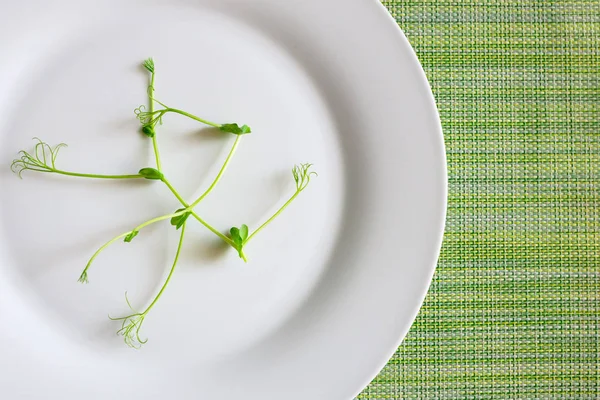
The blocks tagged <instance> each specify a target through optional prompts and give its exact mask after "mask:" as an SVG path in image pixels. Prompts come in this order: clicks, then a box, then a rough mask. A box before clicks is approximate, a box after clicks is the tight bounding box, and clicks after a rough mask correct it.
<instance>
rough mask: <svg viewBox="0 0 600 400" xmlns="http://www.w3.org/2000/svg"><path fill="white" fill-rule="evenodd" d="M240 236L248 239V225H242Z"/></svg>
mask: <svg viewBox="0 0 600 400" xmlns="http://www.w3.org/2000/svg"><path fill="white" fill-rule="evenodd" d="M240 238H242V240H246V239H247V238H248V226H247V225H242V226H240Z"/></svg>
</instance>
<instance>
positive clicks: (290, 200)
mask: <svg viewBox="0 0 600 400" xmlns="http://www.w3.org/2000/svg"><path fill="white" fill-rule="evenodd" d="M300 192H301V190H297V191H296V193H294V195H293V196H292V197H290V199H289V200H288V201H286V202H285V204H284V205H283V206H281V208H280V209H279V210H277V212H276V213H275V214H273V216H272V217H271V218H269V219H268V220H266V221H265V223H264V224H262V225H261V226H259V227H258V229H256V230H255V231H254V232H252V234H251V235H250V236H248V239H246V241H245V242H244V245H245V244H247V243H248V242H249V241H250V240H251V239H252V238H253V237H254V236H255V235H256V234H257V233H258V232H260V231H262V230H263V229H264V228H265V227H266V226H267V225H269V224H270V223H271V222H273V220H274V219H275V218H277V216H278V215H279V214H281V213H282V212H283V210H285V209H286V208H287V206H289V205H290V203H291V202H292V201H294V199H295V198H296V197H298V195H299V194H300Z"/></svg>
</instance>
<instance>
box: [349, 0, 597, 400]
mask: <svg viewBox="0 0 600 400" xmlns="http://www.w3.org/2000/svg"><path fill="white" fill-rule="evenodd" d="M384 5H386V6H387V7H388V9H389V11H390V12H391V13H392V15H393V16H394V17H395V18H396V20H397V21H398V23H399V25H400V26H401V27H402V28H403V29H404V31H405V32H406V35H407V36H408V38H409V40H410V42H411V44H412V45H413V47H414V48H415V50H416V52H417V54H418V56H419V59H420V61H421V63H422V64H423V67H424V69H425V71H426V73H427V76H428V78H429V80H430V83H431V85H432V89H433V92H434V95H435V97H436V100H437V105H438V108H439V111H440V115H441V120H442V125H443V128H444V135H445V141H446V151H447V155H448V174H449V176H448V179H449V199H448V217H447V225H446V233H445V237H444V244H443V248H442V253H441V258H440V261H439V264H438V269H437V272H436V274H435V278H434V281H433V284H432V286H431V290H430V292H429V294H428V296H427V298H426V300H425V304H424V306H423V308H422V310H421V312H420V315H419V317H418V318H417V320H416V322H415V324H414V325H413V327H412V329H411V331H410V333H409V335H408V336H407V338H406V340H405V341H404V343H403V344H402V346H400V348H399V349H398V351H397V352H396V354H395V356H394V357H393V358H392V359H391V361H390V362H389V364H388V365H387V367H385V368H384V370H383V371H382V372H381V374H380V375H379V376H378V377H377V378H376V379H375V380H374V381H373V383H372V384H371V385H370V386H369V387H368V388H367V389H365V391H364V392H363V393H362V394H361V395H360V396H359V399H363V400H381V399H552V398H554V399H559V398H560V399H566V398H570V399H598V398H600V375H599V374H600V372H599V371H600V365H599V361H600V355H599V354H600V339H599V337H600V272H599V271H600V0H564V1H559V0H556V1H554V0H538V1H532V0H520V1H515V0H423V1H422V0H410V1H402V0H397V1H387V2H384Z"/></svg>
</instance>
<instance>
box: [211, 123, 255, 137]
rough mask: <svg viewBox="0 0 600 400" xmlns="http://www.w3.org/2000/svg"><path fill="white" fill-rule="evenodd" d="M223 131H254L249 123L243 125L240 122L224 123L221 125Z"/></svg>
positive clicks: (244, 132)
mask: <svg viewBox="0 0 600 400" xmlns="http://www.w3.org/2000/svg"><path fill="white" fill-rule="evenodd" d="M219 129H220V130H222V131H223V132H229V133H233V134H234V135H246V134H248V133H251V132H252V129H250V127H249V126H248V125H242V126H241V127H240V126H239V125H238V124H235V123H233V124H223V125H221V126H220V127H219Z"/></svg>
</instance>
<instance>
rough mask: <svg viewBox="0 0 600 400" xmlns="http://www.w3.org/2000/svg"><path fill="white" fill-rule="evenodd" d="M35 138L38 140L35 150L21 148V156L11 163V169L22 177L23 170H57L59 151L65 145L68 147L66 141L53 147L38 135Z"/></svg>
mask: <svg viewBox="0 0 600 400" xmlns="http://www.w3.org/2000/svg"><path fill="white" fill-rule="evenodd" d="M33 139H34V140H37V142H38V143H37V144H36V145H35V147H34V149H33V151H32V152H31V153H28V152H26V151H25V150H21V151H20V152H19V155H20V156H21V157H20V158H16V159H14V160H13V162H12V164H11V165H10V169H11V171H12V172H14V173H15V174H17V175H18V176H19V178H22V174H23V171H26V170H29V171H37V172H54V171H56V170H57V169H56V157H57V156H58V151H59V150H60V149H61V148H63V147H67V145H66V144H65V143H60V144H58V145H56V146H54V147H52V146H50V145H49V144H48V143H46V142H43V141H42V140H40V139H39V138H37V137H35V138H33Z"/></svg>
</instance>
